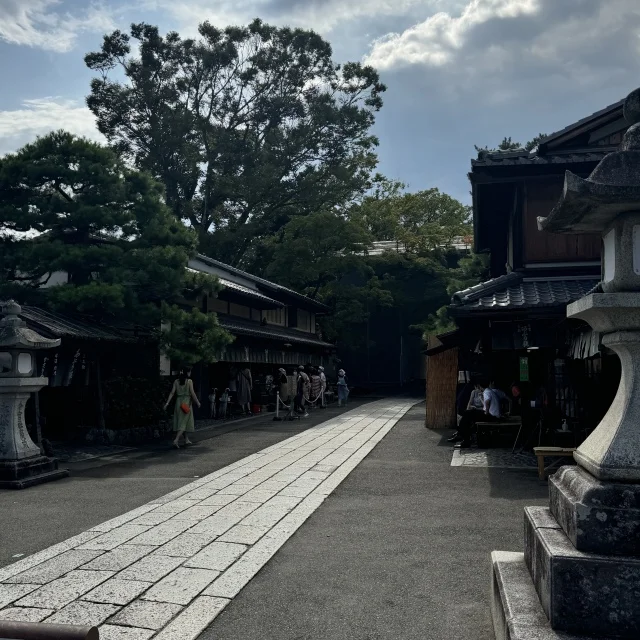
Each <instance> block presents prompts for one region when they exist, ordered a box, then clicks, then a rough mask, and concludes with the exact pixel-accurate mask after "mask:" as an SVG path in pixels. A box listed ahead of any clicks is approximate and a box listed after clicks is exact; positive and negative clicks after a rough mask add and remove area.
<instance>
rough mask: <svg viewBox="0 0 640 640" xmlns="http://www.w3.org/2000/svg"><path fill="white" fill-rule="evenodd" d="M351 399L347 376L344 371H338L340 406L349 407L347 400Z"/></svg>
mask: <svg viewBox="0 0 640 640" xmlns="http://www.w3.org/2000/svg"><path fill="white" fill-rule="evenodd" d="M348 397H349V382H348V380H347V374H346V373H345V372H344V369H340V371H338V406H339V407H341V406H342V405H343V404H344V406H345V407H346V406H347V398H348Z"/></svg>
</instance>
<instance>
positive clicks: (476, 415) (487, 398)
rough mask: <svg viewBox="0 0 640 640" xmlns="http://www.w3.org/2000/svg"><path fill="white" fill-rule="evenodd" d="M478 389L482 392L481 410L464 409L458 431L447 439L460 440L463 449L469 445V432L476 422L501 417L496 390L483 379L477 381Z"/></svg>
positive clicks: (490, 420)
mask: <svg viewBox="0 0 640 640" xmlns="http://www.w3.org/2000/svg"><path fill="white" fill-rule="evenodd" d="M478 390H479V391H481V392H482V396H481V398H482V411H479V410H478V409H473V408H472V409H470V410H468V411H465V412H464V414H463V416H462V418H461V419H460V424H459V425H458V432H457V433H456V434H455V435H454V436H453V438H450V439H449V441H450V442H455V441H461V442H460V447H461V448H463V449H465V448H467V447H470V446H471V432H472V430H473V427H474V426H475V424H476V422H480V421H483V422H494V421H498V420H500V419H501V417H502V412H501V409H500V397H499V396H498V394H497V393H496V390H495V389H492V388H491V387H490V386H489V384H488V383H486V382H484V381H480V382H479V383H478Z"/></svg>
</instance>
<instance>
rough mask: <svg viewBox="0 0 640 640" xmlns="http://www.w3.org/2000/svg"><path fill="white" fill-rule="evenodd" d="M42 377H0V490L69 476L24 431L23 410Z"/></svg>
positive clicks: (22, 487) (38, 387) (42, 383)
mask: <svg viewBox="0 0 640 640" xmlns="http://www.w3.org/2000/svg"><path fill="white" fill-rule="evenodd" d="M46 382H47V379H46V378H0V489H25V488H27V487H31V486H33V485H36V484H42V483H43V482H50V481H51V480H58V479H59V478H65V477H67V476H68V475H69V472H68V471H67V470H66V469H58V461H57V460H55V459H54V458H49V457H47V456H43V455H42V454H41V453H40V449H39V448H38V446H37V445H36V444H35V443H34V442H33V441H32V440H31V437H30V436H29V432H28V431H27V428H26V425H25V420H24V410H25V406H26V404H27V401H28V400H29V397H30V395H31V393H33V392H34V391H38V390H39V389H41V388H42V387H43V386H44V385H45V383H46Z"/></svg>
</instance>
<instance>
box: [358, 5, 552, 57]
mask: <svg viewBox="0 0 640 640" xmlns="http://www.w3.org/2000/svg"><path fill="white" fill-rule="evenodd" d="M539 10H540V2H539V0H472V1H471V2H469V4H467V6H466V7H464V9H463V10H462V12H461V14H460V15H459V16H452V15H451V14H449V13H446V12H444V11H441V12H439V13H436V14H435V15H432V16H430V17H429V18H427V19H426V20H425V21H424V22H421V23H419V24H416V25H414V26H412V27H410V28H409V29H407V30H406V31H404V32H403V33H401V34H398V33H390V34H387V35H386V36H384V37H383V38H380V39H379V40H378V41H376V42H375V43H374V44H373V47H372V50H371V52H370V53H369V55H368V56H367V60H368V61H369V62H370V64H373V65H375V66H376V67H378V68H380V69H389V68H393V67H398V66H403V65H412V64H424V65H428V66H436V67H438V66H443V65H446V64H448V63H451V62H453V61H454V60H455V57H456V54H457V53H458V52H460V51H462V50H463V49H464V47H465V44H466V43H467V38H468V36H469V35H470V34H471V32H472V31H473V29H474V28H476V27H478V26H479V25H482V24H484V23H487V22H489V21H491V20H508V19H512V18H517V17H519V16H522V15H534V14H535V13H537V12H538V11H539Z"/></svg>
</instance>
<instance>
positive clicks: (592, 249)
mask: <svg viewBox="0 0 640 640" xmlns="http://www.w3.org/2000/svg"><path fill="white" fill-rule="evenodd" d="M562 187H563V178H561V177H558V178H554V179H550V180H549V181H546V180H545V181H542V180H532V181H528V182H526V183H525V187H524V189H525V197H524V206H523V217H524V220H523V225H522V232H523V235H524V237H523V247H524V256H523V258H524V262H525V263H527V262H565V261H575V262H580V261H591V260H600V243H601V239H600V235H599V234H577V235H566V234H561V233H547V232H546V231H538V223H537V218H538V216H542V217H546V216H547V215H549V213H550V211H551V209H553V207H554V206H555V205H556V203H557V202H558V200H559V199H560V196H561V195H562Z"/></svg>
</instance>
